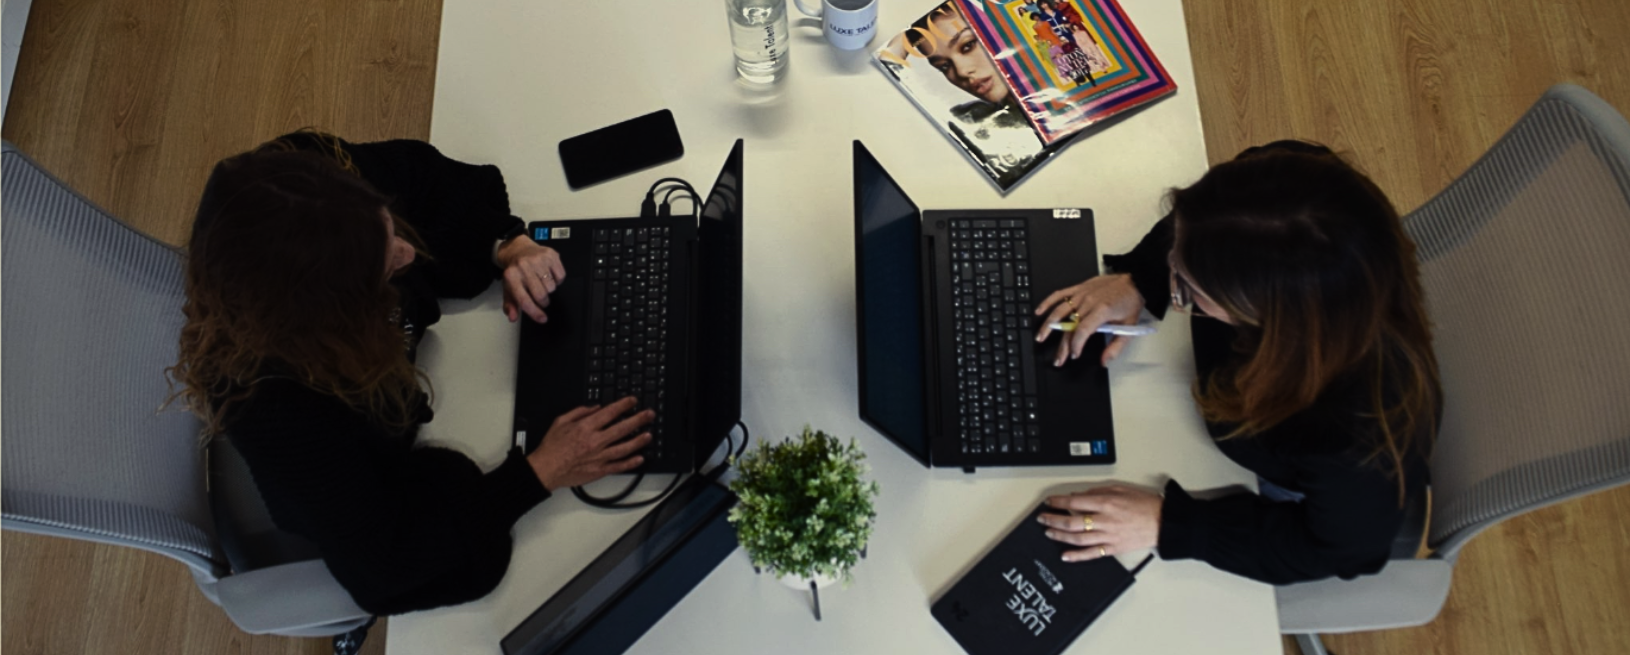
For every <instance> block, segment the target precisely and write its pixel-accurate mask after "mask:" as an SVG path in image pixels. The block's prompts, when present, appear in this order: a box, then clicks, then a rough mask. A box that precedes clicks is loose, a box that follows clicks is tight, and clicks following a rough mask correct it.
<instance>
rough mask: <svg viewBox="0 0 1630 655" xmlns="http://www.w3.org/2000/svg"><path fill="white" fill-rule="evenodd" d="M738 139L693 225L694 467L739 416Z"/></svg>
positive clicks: (740, 183)
mask: <svg viewBox="0 0 1630 655" xmlns="http://www.w3.org/2000/svg"><path fill="white" fill-rule="evenodd" d="M742 202H743V198H742V141H741V139H736V145H735V147H733V148H731V149H730V156H729V157H728V158H726V159H725V162H724V170H721V171H719V179H718V180H717V181H715V182H714V183H713V191H711V192H709V193H708V196H707V202H706V203H705V204H703V205H702V212H701V213H702V220H701V222H700V224H699V225H698V226H697V241H698V242H699V243H700V244H701V257H699V258H698V259H699V260H700V262H699V263H698V266H697V278H698V280H697V282H698V284H697V287H696V288H697V291H696V293H697V295H698V301H697V314H696V328H697V329H696V353H697V357H696V363H697V367H696V371H697V373H696V382H697V385H696V393H697V404H696V458H697V459H696V466H697V467H698V468H700V467H701V466H702V465H703V464H705V463H706V462H707V458H708V457H709V456H711V455H712V454H713V450H714V449H715V448H717V447H718V446H719V442H720V441H723V440H724V438H725V435H727V434H729V433H730V430H731V429H732V428H734V427H735V425H736V421H739V420H741V243H742V241H741V239H742V237H741V228H742V207H743V205H742Z"/></svg>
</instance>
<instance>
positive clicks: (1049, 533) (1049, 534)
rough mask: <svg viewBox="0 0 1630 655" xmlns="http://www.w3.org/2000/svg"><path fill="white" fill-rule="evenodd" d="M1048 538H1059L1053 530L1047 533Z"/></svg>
mask: <svg viewBox="0 0 1630 655" xmlns="http://www.w3.org/2000/svg"><path fill="white" fill-rule="evenodd" d="M1047 538H1048V539H1057V538H1058V533H1057V532H1054V531H1052V530H1048V531H1047Z"/></svg>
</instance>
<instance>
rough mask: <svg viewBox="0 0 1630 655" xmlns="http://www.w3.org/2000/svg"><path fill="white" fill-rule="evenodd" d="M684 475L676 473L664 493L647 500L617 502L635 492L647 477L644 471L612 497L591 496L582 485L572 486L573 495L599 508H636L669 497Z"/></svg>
mask: <svg viewBox="0 0 1630 655" xmlns="http://www.w3.org/2000/svg"><path fill="white" fill-rule="evenodd" d="M684 477H685V474H684V473H675V474H674V479H673V480H672V481H671V482H669V483H668V486H667V487H666V488H664V489H663V490H662V493H659V494H657V495H655V496H652V497H650V498H647V499H645V500H640V501H634V502H628V503H623V502H617V501H620V500H622V499H624V498H627V497H628V494H630V493H633V491H634V488H635V487H637V486H639V484H640V481H641V480H644V479H645V474H644V473H639V474H636V475H635V476H634V481H633V482H631V483H629V485H628V486H627V487H626V488H624V489H623V490H622V492H621V493H619V494H617V495H615V496H611V497H610V498H598V497H595V496H591V495H589V492H587V491H585V490H584V489H583V488H582V487H572V495H573V496H577V499H578V500H581V501H583V503H584V504H586V505H589V506H591V507H599V508H602V509H635V508H639V507H645V506H646V505H650V504H652V503H655V502H657V501H659V500H662V499H663V498H667V497H668V494H671V493H673V490H674V488H675V487H678V486H679V480H680V479H681V478H684Z"/></svg>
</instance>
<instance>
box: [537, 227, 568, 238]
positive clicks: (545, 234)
mask: <svg viewBox="0 0 1630 655" xmlns="http://www.w3.org/2000/svg"><path fill="white" fill-rule="evenodd" d="M570 238H572V228H569V227H557V228H547V227H540V228H535V229H533V230H532V240H533V241H548V240H550V239H570Z"/></svg>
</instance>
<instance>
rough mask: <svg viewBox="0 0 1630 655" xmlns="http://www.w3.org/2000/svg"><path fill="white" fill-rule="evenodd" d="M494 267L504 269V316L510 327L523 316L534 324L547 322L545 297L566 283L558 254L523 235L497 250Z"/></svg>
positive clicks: (564, 270) (547, 302)
mask: <svg viewBox="0 0 1630 655" xmlns="http://www.w3.org/2000/svg"><path fill="white" fill-rule="evenodd" d="M498 264H499V265H500V266H502V267H503V269H504V316H507V317H509V321H510V322H511V323H514V322H515V321H518V320H520V318H521V313H523V312H524V313H525V314H526V315H527V316H530V317H532V320H534V321H537V322H539V323H544V322H547V321H548V320H549V316H548V315H547V314H544V313H543V308H545V307H548V306H549V294H551V293H554V292H555V287H556V286H559V285H560V283H561V282H562V281H564V280H565V279H566V267H564V266H562V265H561V264H560V253H557V252H555V249H554V248H550V247H547V246H540V245H538V244H537V242H535V241H533V240H532V239H530V238H527V237H526V236H524V235H523V236H519V237H515V238H513V239H510V240H509V241H508V242H507V243H505V244H504V245H503V247H501V248H499V249H498Z"/></svg>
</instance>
